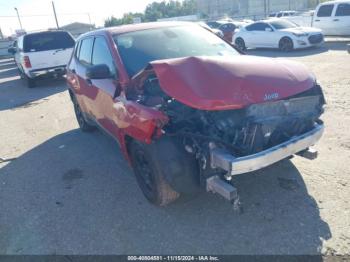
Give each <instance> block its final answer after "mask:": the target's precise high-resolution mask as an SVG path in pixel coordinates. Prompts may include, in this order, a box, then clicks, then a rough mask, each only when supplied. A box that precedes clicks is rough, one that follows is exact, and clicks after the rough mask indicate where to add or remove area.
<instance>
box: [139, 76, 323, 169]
mask: <svg viewBox="0 0 350 262" xmlns="http://www.w3.org/2000/svg"><path fill="white" fill-rule="evenodd" d="M140 91H141V92H139V94H138V95H137V100H138V102H139V103H141V104H143V105H146V106H150V107H154V108H157V109H158V110H160V111H162V112H163V113H164V114H166V115H167V116H168V117H169V122H168V123H167V124H166V125H165V126H164V127H163V130H164V132H165V134H166V135H168V136H180V137H182V138H183V141H184V146H185V148H186V150H187V151H188V152H191V153H193V154H195V155H196V156H197V158H198V159H199V160H201V161H202V167H203V168H205V165H206V162H207V161H206V160H207V158H208V155H209V154H208V152H209V143H214V144H215V146H216V147H219V148H225V149H226V150H227V151H228V152H230V153H231V154H232V155H234V156H237V157H242V156H246V155H251V154H254V153H258V152H260V151H263V150H265V149H267V148H270V147H273V146H275V145H278V144H280V143H283V142H285V141H287V140H289V139H290V138H292V137H294V136H297V135H301V134H303V133H305V132H307V131H309V130H311V129H312V128H313V127H314V125H315V123H316V122H317V121H319V117H320V116H321V114H322V113H323V110H324V109H323V105H324V104H325V99H324V96H323V93H322V90H321V88H320V86H318V85H315V86H314V87H313V88H312V89H310V90H308V91H306V92H303V93H300V94H298V95H295V96H292V97H290V98H288V99H286V100H278V101H271V102H266V103H262V104H253V105H251V106H248V107H247V108H244V109H239V110H226V111H204V110H198V109H194V108H191V107H188V106H186V105H184V104H182V103H180V102H178V101H177V100H175V99H173V98H171V97H169V96H167V95H166V94H165V93H164V92H163V91H162V89H161V88H160V86H159V83H158V80H157V78H156V77H155V76H154V75H151V76H149V77H148V79H147V80H146V81H145V82H144V85H143V88H142V90H140Z"/></svg>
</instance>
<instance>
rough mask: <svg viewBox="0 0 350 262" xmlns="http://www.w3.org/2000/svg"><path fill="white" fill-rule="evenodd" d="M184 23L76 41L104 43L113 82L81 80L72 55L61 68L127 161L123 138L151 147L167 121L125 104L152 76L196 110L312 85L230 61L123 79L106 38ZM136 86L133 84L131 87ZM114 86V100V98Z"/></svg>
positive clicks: (273, 62) (285, 70) (182, 62)
mask: <svg viewBox="0 0 350 262" xmlns="http://www.w3.org/2000/svg"><path fill="white" fill-rule="evenodd" d="M183 24H186V23H179V22H177V23H174V22H167V23H149V24H139V25H127V26H122V27H116V28H111V29H103V30H99V31H95V32H90V33H88V34H85V35H83V36H81V37H80V38H79V39H78V41H79V40H81V39H83V38H86V37H94V36H102V37H104V38H105V40H106V41H107V43H108V46H109V49H110V52H111V55H112V57H113V59H114V61H115V64H116V66H117V68H118V81H119V82H116V81H115V80H113V79H104V80H93V81H91V82H90V83H89V82H88V81H87V80H86V67H84V66H83V65H81V64H80V63H79V61H77V59H76V58H75V56H74V55H73V57H72V59H71V61H70V63H69V65H68V67H67V82H68V84H69V88H70V91H71V92H72V93H73V95H74V96H75V97H76V98H77V100H78V102H79V105H80V107H81V108H82V110H83V111H84V112H85V113H86V114H88V115H89V116H90V117H92V118H94V119H95V121H96V122H97V123H98V125H100V126H101V127H102V128H103V129H105V130H106V131H107V132H108V133H110V134H111V135H112V136H113V137H114V138H115V139H116V140H118V142H119V144H120V147H121V150H122V152H123V153H124V155H125V157H126V158H127V159H128V160H129V156H128V151H127V143H126V141H127V140H126V137H131V138H133V139H137V140H140V141H143V142H145V143H151V141H152V139H153V138H158V137H160V136H161V135H162V133H161V130H160V128H161V127H162V125H164V124H166V123H167V121H168V118H167V116H166V115H164V114H163V113H162V112H160V111H158V110H157V109H154V108H151V107H146V106H143V105H141V104H139V103H137V102H136V101H132V100H127V98H126V96H125V93H126V90H127V89H128V88H131V87H133V86H134V87H135V85H141V84H142V80H143V79H144V77H145V75H146V74H149V73H152V70H154V72H155V73H156V75H157V76H158V78H159V81H160V85H161V88H162V89H163V90H164V92H166V93H167V94H168V95H170V96H172V97H173V98H175V99H177V100H178V101H180V102H182V103H184V104H186V105H188V106H190V107H194V108H198V109H202V110H226V109H238V108H243V107H245V106H248V105H250V104H252V103H262V102H265V100H264V98H265V96H266V95H267V96H269V95H271V94H275V93H278V94H279V99H282V98H285V97H288V96H291V95H294V94H297V93H300V92H302V91H305V90H307V89H309V88H311V87H312V86H313V85H314V77H313V76H312V74H311V73H310V72H309V71H308V70H307V69H306V68H305V67H304V66H303V65H301V64H299V63H296V62H290V61H285V60H278V59H267V58H258V57H250V56H240V55H238V56H237V57H233V58H230V59H228V58H223V57H189V58H181V59H169V60H162V61H154V62H152V63H151V68H150V69H149V70H148V71H144V72H142V73H140V74H139V75H138V76H137V77H136V78H134V79H133V80H131V79H130V78H129V76H128V74H127V73H126V70H125V68H124V65H123V61H122V60H121V58H120V55H119V53H118V50H117V47H116V45H115V43H114V41H113V39H112V35H114V34H121V33H127V32H131V31H137V30H146V29H150V28H159V27H169V26H177V25H183ZM136 80H137V81H136ZM118 86H121V88H122V92H121V94H120V96H118V97H114V94H115V91H116V89H117V87H118Z"/></svg>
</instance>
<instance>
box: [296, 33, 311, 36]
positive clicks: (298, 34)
mask: <svg viewBox="0 0 350 262" xmlns="http://www.w3.org/2000/svg"><path fill="white" fill-rule="evenodd" d="M293 35H295V36H296V37H302V36H308V35H309V34H307V33H293Z"/></svg>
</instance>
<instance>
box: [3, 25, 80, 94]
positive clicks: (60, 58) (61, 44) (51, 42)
mask: <svg viewBox="0 0 350 262" xmlns="http://www.w3.org/2000/svg"><path fill="white" fill-rule="evenodd" d="M74 44H75V41H74V39H73V37H72V36H71V35H70V34H69V33H68V32H66V31H44V32H39V33H30V34H26V35H23V36H20V37H19V38H18V39H17V48H14V49H13V51H12V53H14V56H15V61H16V64H17V67H18V69H19V71H20V73H21V76H22V77H23V78H24V79H25V80H26V82H27V86H28V87H30V88H31V87H34V86H35V80H36V79H38V78H40V77H43V76H53V77H58V76H62V75H64V74H65V70H66V65H67V64H68V62H69V59H70V57H71V54H72V51H73V47H74ZM9 51H10V50H9Z"/></svg>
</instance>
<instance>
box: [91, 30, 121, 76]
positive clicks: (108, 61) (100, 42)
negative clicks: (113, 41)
mask: <svg viewBox="0 0 350 262" xmlns="http://www.w3.org/2000/svg"><path fill="white" fill-rule="evenodd" d="M101 64H104V65H107V66H108V68H109V70H110V71H111V73H112V75H115V73H116V70H115V66H114V62H113V57H112V55H111V52H110V51H109V47H108V44H107V42H106V40H105V39H104V38H103V37H97V38H95V43H94V49H93V52H92V65H101Z"/></svg>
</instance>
